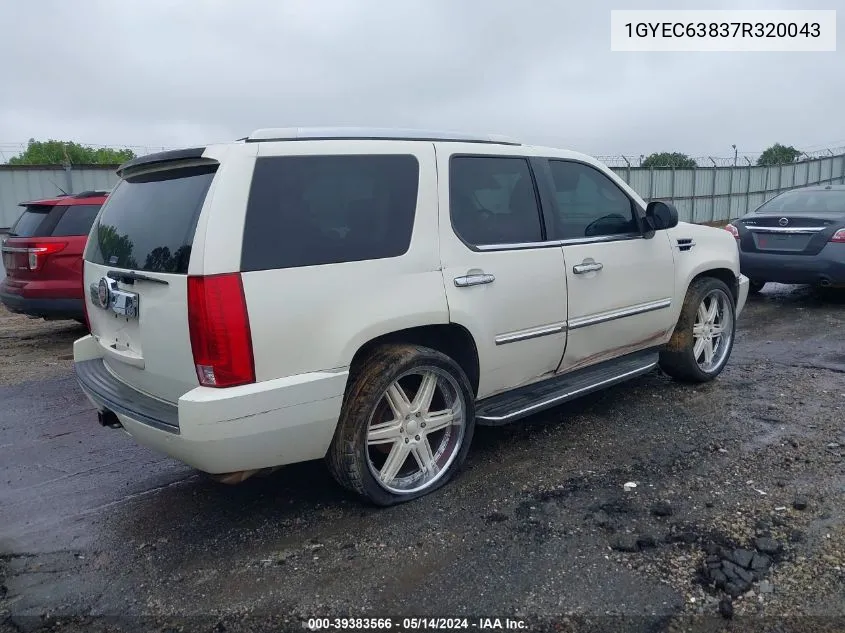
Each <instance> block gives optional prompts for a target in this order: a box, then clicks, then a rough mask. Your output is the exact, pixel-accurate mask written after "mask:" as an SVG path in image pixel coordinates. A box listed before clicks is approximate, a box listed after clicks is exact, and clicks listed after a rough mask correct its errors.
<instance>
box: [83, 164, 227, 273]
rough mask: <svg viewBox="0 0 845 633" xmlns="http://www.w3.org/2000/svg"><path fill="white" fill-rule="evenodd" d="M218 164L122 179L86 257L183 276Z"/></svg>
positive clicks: (95, 231)
mask: <svg viewBox="0 0 845 633" xmlns="http://www.w3.org/2000/svg"><path fill="white" fill-rule="evenodd" d="M216 170H217V165H216V164H214V165H203V166H199V167H196V166H195V167H181V168H174V169H168V170H163V171H155V172H150V173H146V174H141V175H138V176H130V177H128V178H126V179H124V180H121V181H120V182H119V183H118V185H117V186H116V187H115V188H114V190H113V191H112V192H111V194H110V195H109V197H108V200H106V203H105V205H104V206H103V212H102V214H101V215H100V217H99V218H98V220H97V222H96V226H95V227H94V230H93V232H92V234H91V239H89V240H88V247H87V249H86V252H85V259H87V260H88V261H91V262H94V263H95V264H105V265H106V266H114V267H116V268H129V269H132V270H144V271H149V272H158V273H177V274H187V272H188V261H189V260H190V256H191V246H192V245H193V242H194V232H195V231H196V228H197V220H198V219H199V214H200V211H201V210H202V205H203V203H204V202H205V196H206V194H207V193H208V188H209V187H210V186H211V181H212V179H213V178H214V172H215V171H216Z"/></svg>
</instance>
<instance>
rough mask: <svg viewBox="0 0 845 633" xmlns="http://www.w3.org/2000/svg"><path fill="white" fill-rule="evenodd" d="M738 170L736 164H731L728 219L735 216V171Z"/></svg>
mask: <svg viewBox="0 0 845 633" xmlns="http://www.w3.org/2000/svg"><path fill="white" fill-rule="evenodd" d="M735 170H736V165H732V166H731V175H730V178H729V179H728V217H727V219H728V220H730V219H731V217H732V216H733V211H734V171H735Z"/></svg>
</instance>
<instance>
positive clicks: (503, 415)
mask: <svg viewBox="0 0 845 633" xmlns="http://www.w3.org/2000/svg"><path fill="white" fill-rule="evenodd" d="M657 360H658V351H657V350H655V349H650V350H644V351H641V352H636V353H634V354H629V355H627V356H623V357H621V358H614V359H613V360H609V361H605V362H603V363H599V364H598V365H595V366H593V367H586V368H584V369H579V370H577V371H573V372H571V373H567V374H559V375H557V376H553V377H551V378H548V379H546V380H543V381H541V382H536V383H533V384H530V385H526V386H525V387H520V388H518V389H514V390H512V391H506V392H505V393H500V394H497V395H495V396H491V397H489V398H484V399H483V400H479V401H478V404H477V405H476V413H475V419H476V423H477V424H479V425H481V426H499V425H502V424H508V423H510V422H514V421H515V420H519V419H520V418H524V417H527V416H529V415H534V414H535V413H539V412H540V411H544V410H546V409H550V408H552V407H555V406H557V405H559V404H563V403H564V402H567V401H568V400H574V399H575V398H578V397H580V396H583V395H586V394H588V393H591V392H593V391H598V390H600V389H604V388H606V387H610V386H612V385H615V384H618V383H620V382H625V381H626V380H630V379H631V378H636V377H637V376H642V375H643V374H645V373H648V372H649V371H650V370H651V369H653V368H654V367H655V366H656V365H657Z"/></svg>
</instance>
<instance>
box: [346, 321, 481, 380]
mask: <svg viewBox="0 0 845 633" xmlns="http://www.w3.org/2000/svg"><path fill="white" fill-rule="evenodd" d="M385 343H387V344H389V343H411V344H414V345H422V346H423V347H430V348H431V349H434V350H437V351H438V352H440V353H442V354H445V355H446V356H448V357H449V358H451V359H452V360H454V361H455V362H456V363H457V364H458V365H460V367H461V369H463V370H464V373H465V374H466V375H467V378H469V382H470V384H471V385H472V390H473V394H477V393H478V380H479V368H478V349H477V348H476V347H475V340H474V339H473V338H472V334H470V333H469V331H468V330H467V329H466V328H465V327H463V326H461V325H458V324H457V323H448V324H445V325H423V326H420V327H412V328H408V329H405V330H398V331H396V332H390V333H389V334H383V335H382V336H379V337H376V338H374V339H372V340H371V341H367V342H366V343H364V345H362V346H361V347H360V348H358V351H357V352H355V356H353V357H352V363H351V365H350V368H351V373H354V371H355V369H356V367H357V365H358V364H359V363H361V362H363V360H364V359H365V358H366V357H367V356H369V354H370V352H372V350H373V349H374V348H375V347H376V346H378V345H384V344H385Z"/></svg>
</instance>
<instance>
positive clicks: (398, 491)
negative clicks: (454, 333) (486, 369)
mask: <svg viewBox="0 0 845 633" xmlns="http://www.w3.org/2000/svg"><path fill="white" fill-rule="evenodd" d="M474 430H475V403H474V398H473V395H472V390H471V388H470V384H469V380H468V379H467V377H466V374H465V373H464V372H463V370H462V369H461V368H460V366H459V365H458V364H457V363H456V362H455V361H453V360H452V359H451V358H449V357H448V356H446V355H444V354H441V353H440V352H438V351H435V350H433V349H429V348H427V347H422V346H418V345H387V346H383V347H381V348H378V349H377V350H375V351H374V352H373V353H372V354H371V355H370V356H369V358H367V359H366V360H365V361H364V362H363V364H362V366H361V367H360V369H359V370H358V371H356V372H355V375H354V376H352V378H351V383H350V387H349V389H348V390H347V394H346V398H345V400H344V404H343V409H342V410H341V415H340V419H339V421H338V426H337V429H336V431H335V436H334V439H333V440H332V444H331V447H330V448H329V452H328V455H327V461H328V466H329V470H330V471H331V473H332V475H333V476H334V478H335V479H336V480H337V481H338V483H340V484H341V485H342V486H344V487H346V488H348V489H349V490H351V491H353V492H355V493H357V494H359V495H361V496H362V497H364V498H365V499H367V500H369V501H371V502H372V503H375V504H376V505H380V506H389V505H393V504H396V503H401V502H404V501H410V500H411V499H416V498H418V497H421V496H423V495H426V494H428V493H430V492H433V491H434V490H437V489H438V488H440V487H441V486H443V485H444V484H446V482H448V481H449V480H450V479H451V478H452V476H453V475H454V474H455V472H457V471H458V469H459V468H460V467H461V465H462V464H463V462H464V460H465V459H466V455H467V452H468V451H469V447H470V443H471V441H472V435H473V431H474Z"/></svg>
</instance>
